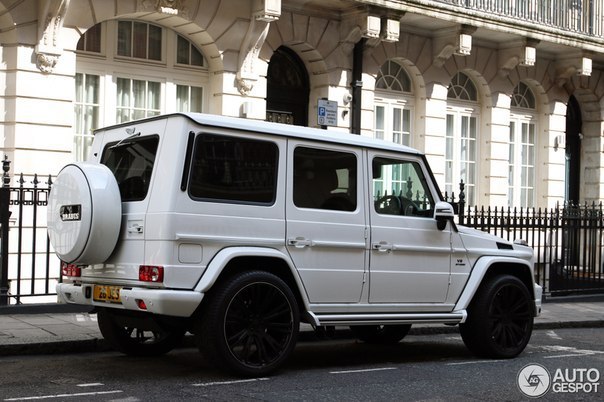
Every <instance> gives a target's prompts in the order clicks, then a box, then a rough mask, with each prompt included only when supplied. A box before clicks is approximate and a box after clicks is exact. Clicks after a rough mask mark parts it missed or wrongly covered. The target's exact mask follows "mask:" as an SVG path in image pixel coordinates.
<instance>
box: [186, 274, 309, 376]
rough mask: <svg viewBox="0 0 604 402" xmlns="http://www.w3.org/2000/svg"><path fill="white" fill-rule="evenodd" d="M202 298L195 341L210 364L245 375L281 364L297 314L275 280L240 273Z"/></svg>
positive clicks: (291, 341)
mask: <svg viewBox="0 0 604 402" xmlns="http://www.w3.org/2000/svg"><path fill="white" fill-rule="evenodd" d="M208 296H209V298H208V304H207V305H206V306H205V308H204V311H203V315H202V316H201V317H200V321H199V322H198V330H197V331H196V339H197V343H198V346H199V349H200V351H201V352H202V354H203V355H204V356H205V357H206V358H208V359H209V360H210V362H211V363H213V364H215V365H217V366H219V367H221V368H223V369H225V370H227V371H230V372H231V373H234V374H236V375H241V376H246V377H258V376H264V375H267V374H269V373H271V372H273V371H275V370H277V369H279V368H280V367H281V366H282V365H283V363H284V362H285V360H286V359H287V358H288V357H289V355H290V354H291V352H292V351H293V349H294V347H295V345H296V341H297V338H298V331H299V328H300V313H299V310H298V303H297V301H296V298H295V296H294V294H293V293H292V291H291V289H290V288H289V287H288V285H287V284H286V283H285V282H284V281H283V280H281V278H279V277H277V276H276V275H273V274H271V273H269V272H264V271H251V272H244V273H240V274H236V275H235V276H233V277H231V278H229V279H228V280H225V281H223V282H222V283H219V284H217V285H216V288H215V289H214V290H213V291H212V293H211V294H210V295H208Z"/></svg>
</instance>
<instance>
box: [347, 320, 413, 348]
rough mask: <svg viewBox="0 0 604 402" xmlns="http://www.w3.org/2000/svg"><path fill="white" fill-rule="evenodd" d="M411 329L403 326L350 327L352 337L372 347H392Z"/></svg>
mask: <svg viewBox="0 0 604 402" xmlns="http://www.w3.org/2000/svg"><path fill="white" fill-rule="evenodd" d="M410 329H411V325H410V324H405V325H353V326H351V327H350V330H351V331H352V333H353V335H354V336H355V337H356V338H357V339H358V340H360V341H363V342H366V343H371V344H374V345H393V344H395V343H398V342H400V340H401V339H403V338H404V337H405V336H407V334H408V333H409V330H410Z"/></svg>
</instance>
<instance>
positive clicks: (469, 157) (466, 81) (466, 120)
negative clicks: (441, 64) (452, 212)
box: [445, 72, 480, 205]
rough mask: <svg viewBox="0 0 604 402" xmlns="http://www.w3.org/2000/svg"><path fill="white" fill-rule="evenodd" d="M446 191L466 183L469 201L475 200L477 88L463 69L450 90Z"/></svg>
mask: <svg viewBox="0 0 604 402" xmlns="http://www.w3.org/2000/svg"><path fill="white" fill-rule="evenodd" d="M447 99H448V101H447V117H446V124H447V127H446V134H445V138H446V149H445V191H446V192H447V193H448V194H452V193H458V191H457V189H458V188H459V183H460V182H461V181H463V182H464V184H465V194H466V202H467V203H468V205H475V204H476V201H477V200H476V184H477V183H476V171H477V155H478V143H477V139H478V116H479V113H480V105H479V104H478V102H477V100H478V91H477V90H476V86H475V85H474V83H473V82H472V80H471V79H470V77H468V76H467V75H466V74H464V73H462V72H460V73H458V74H457V75H456V76H455V77H453V79H452V80H451V84H450V85H449V90H448V94H447Z"/></svg>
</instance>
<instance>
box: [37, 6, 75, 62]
mask: <svg viewBox="0 0 604 402" xmlns="http://www.w3.org/2000/svg"><path fill="white" fill-rule="evenodd" d="M68 6H69V0H40V1H39V3H38V44H37V45H36V48H35V53H36V65H37V67H38V69H39V70H40V71H42V72H43V73H51V72H52V71H53V69H54V68H55V66H56V64H57V62H58V61H59V57H60V56H61V54H63V48H62V47H61V46H60V43H59V34H60V32H61V29H62V28H63V22H64V20H65V13H66V12H67V7H68Z"/></svg>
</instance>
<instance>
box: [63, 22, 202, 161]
mask: <svg viewBox="0 0 604 402" xmlns="http://www.w3.org/2000/svg"><path fill="white" fill-rule="evenodd" d="M76 73H77V74H76V80H75V81H76V82H75V86H76V97H75V102H74V108H75V111H74V114H75V120H74V150H73V155H74V159H78V160H81V159H83V158H85V157H86V155H87V153H88V148H87V147H89V146H90V142H91V138H92V137H91V132H92V130H93V129H96V128H99V127H102V126H107V125H111V124H116V123H122V122H126V121H130V120H134V119H138V118H144V117H149V116H155V115H158V114H161V113H171V112H204V111H206V110H205V109H204V108H205V101H204V97H205V96H206V91H205V88H206V86H207V83H208V79H209V77H208V69H207V63H206V60H205V58H204V57H203V54H202V53H201V51H200V50H199V48H198V47H197V46H196V45H195V43H194V42H192V41H191V40H190V39H188V37H187V35H184V34H183V35H181V34H179V33H177V32H175V31H173V30H171V29H168V28H163V27H161V26H159V25H155V24H150V23H148V22H143V21H134V20H127V21H117V20H110V21H105V22H102V23H100V24H97V25H95V26H93V27H90V28H89V29H88V30H87V31H86V32H85V33H84V34H83V35H82V36H81V37H80V40H79V42H78V44H77V52H76Z"/></svg>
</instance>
